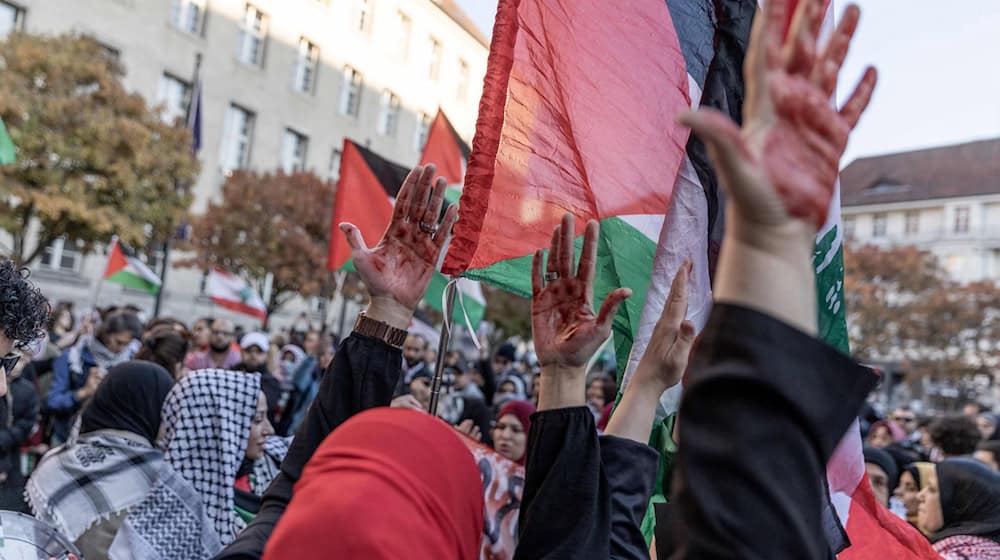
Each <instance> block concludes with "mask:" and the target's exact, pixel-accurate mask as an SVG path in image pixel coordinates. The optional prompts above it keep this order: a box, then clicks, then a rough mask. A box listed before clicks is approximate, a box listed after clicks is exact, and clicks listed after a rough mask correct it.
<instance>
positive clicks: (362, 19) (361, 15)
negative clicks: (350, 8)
mask: <svg viewBox="0 0 1000 560" xmlns="http://www.w3.org/2000/svg"><path fill="white" fill-rule="evenodd" d="M354 2H355V3H354V28H355V29H356V30H358V31H360V32H361V33H367V32H368V31H369V30H370V29H371V27H372V0H354Z"/></svg>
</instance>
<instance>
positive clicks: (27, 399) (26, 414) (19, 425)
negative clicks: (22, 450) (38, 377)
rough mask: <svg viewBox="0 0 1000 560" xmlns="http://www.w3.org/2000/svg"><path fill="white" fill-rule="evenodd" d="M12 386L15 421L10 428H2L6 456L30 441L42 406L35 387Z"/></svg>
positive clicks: (1, 444)
mask: <svg viewBox="0 0 1000 560" xmlns="http://www.w3.org/2000/svg"><path fill="white" fill-rule="evenodd" d="M11 385H12V386H11V387H10V390H11V396H12V397H13V398H12V399H11V401H13V404H12V406H13V412H12V416H13V419H12V422H11V424H10V426H8V427H6V428H0V451H2V453H4V454H8V453H11V452H13V451H14V450H15V449H17V448H18V447H20V446H21V444H22V443H24V442H25V441H26V440H27V439H28V435H29V434H31V430H32V429H34V427H35V423H36V422H38V410H39V408H40V406H41V403H40V402H39V398H38V393H36V392H35V391H34V387H31V386H30V385H27V384H26V383H17V386H16V389H15V387H14V384H13V383H12V384H11Z"/></svg>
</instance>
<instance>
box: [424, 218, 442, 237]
mask: <svg viewBox="0 0 1000 560" xmlns="http://www.w3.org/2000/svg"><path fill="white" fill-rule="evenodd" d="M437 230H438V225H437V224H429V223H427V222H425V221H423V220H421V222H420V231H422V232H424V233H426V234H427V235H434V234H435V233H437Z"/></svg>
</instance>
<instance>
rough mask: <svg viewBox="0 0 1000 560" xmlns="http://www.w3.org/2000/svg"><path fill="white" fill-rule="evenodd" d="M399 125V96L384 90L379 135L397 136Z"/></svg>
mask: <svg viewBox="0 0 1000 560" xmlns="http://www.w3.org/2000/svg"><path fill="white" fill-rule="evenodd" d="M398 123H399V96H398V95H396V94H395V93H392V92H391V91H389V90H384V91H383V92H382V103H381V110H380V111H379V116H378V133H379V134H381V135H383V136H395V135H396V127H397V125H398Z"/></svg>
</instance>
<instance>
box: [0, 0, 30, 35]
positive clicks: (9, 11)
mask: <svg viewBox="0 0 1000 560" xmlns="http://www.w3.org/2000/svg"><path fill="white" fill-rule="evenodd" d="M23 29H24V9H22V8H20V7H18V6H15V5H14V4H11V3H10V2H0V39H5V38H6V37H7V35H10V34H11V33H13V32H14V31H21V30H23Z"/></svg>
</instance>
